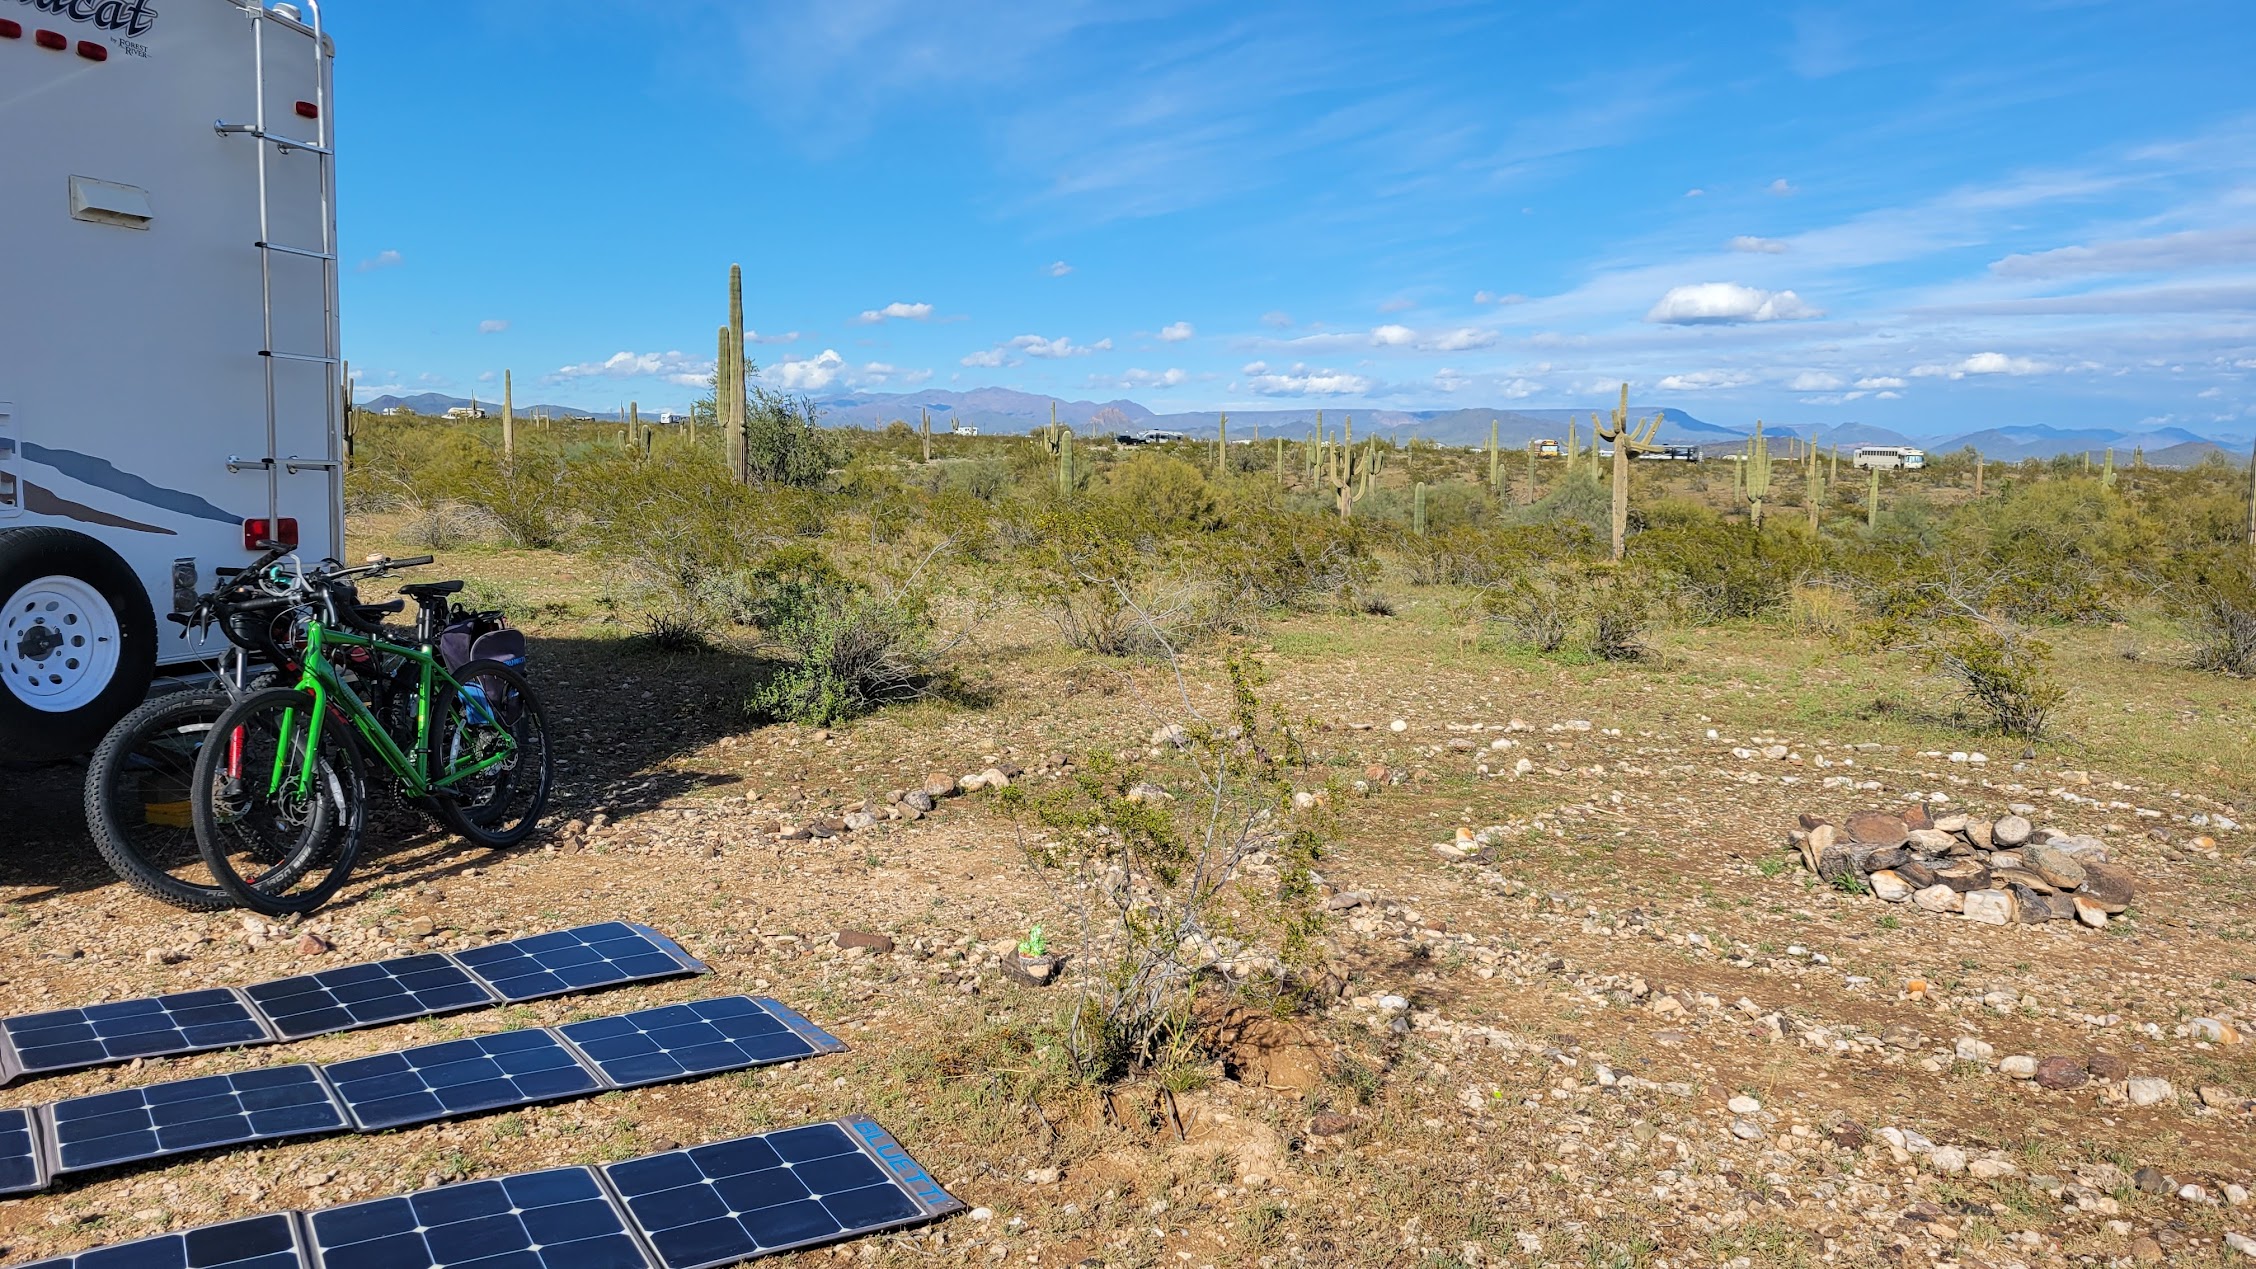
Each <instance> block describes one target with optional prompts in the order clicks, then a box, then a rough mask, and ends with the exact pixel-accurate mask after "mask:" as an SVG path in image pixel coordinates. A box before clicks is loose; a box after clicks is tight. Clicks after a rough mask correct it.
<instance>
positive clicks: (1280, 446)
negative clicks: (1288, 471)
mask: <svg viewBox="0 0 2256 1269" xmlns="http://www.w3.org/2000/svg"><path fill="white" fill-rule="evenodd" d="M1284 483H1285V438H1284V437H1282V436H1280V437H1278V438H1277V485H1278V487H1279V488H1282V487H1283V486H1284Z"/></svg>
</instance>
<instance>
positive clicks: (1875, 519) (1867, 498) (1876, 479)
mask: <svg viewBox="0 0 2256 1269" xmlns="http://www.w3.org/2000/svg"><path fill="white" fill-rule="evenodd" d="M1879 523H1880V469H1879V468H1877V467H1875V468H1873V469H1872V474H1871V479H1870V480H1869V481H1867V482H1866V484H1865V487H1864V527H1865V528H1867V529H1869V528H1872V527H1873V526H1874V525H1877V524H1879Z"/></svg>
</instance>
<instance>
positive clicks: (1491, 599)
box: [1480, 564, 1660, 661]
mask: <svg viewBox="0 0 2256 1269" xmlns="http://www.w3.org/2000/svg"><path fill="white" fill-rule="evenodd" d="M1480 607H1481V610H1482V612H1483V613H1484V614H1485V616H1486V617H1487V619H1488V620H1489V621H1490V622H1492V623H1493V624H1495V625H1497V626H1499V627H1501V628H1502V629H1503V631H1504V635H1505V638H1506V639H1507V641H1509V642H1511V643H1513V644H1516V645H1518V646H1521V647H1525V648H1529V649H1532V650H1534V651H1537V652H1561V651H1573V652H1578V653H1583V654H1587V655H1589V656H1593V657H1596V658H1598V659H1600V660H1605V661H1634V660H1637V659H1639V658H1640V657H1643V656H1644V655H1646V648H1645V637H1646V635H1647V634H1648V633H1649V632H1650V631H1651V630H1652V627H1653V625H1654V623H1655V621H1656V620H1657V619H1658V617H1659V614H1660V602H1659V599H1658V597H1657V595H1656V586H1655V582H1654V579H1653V578H1651V577H1649V576H1646V575H1644V574H1642V573H1641V572H1639V571H1636V570H1622V569H1617V568H1615V567H1613V566H1612V565H1606V564H1585V565H1565V566H1552V567H1547V568H1531V569H1528V570H1526V571H1524V572H1521V573H1519V574H1518V575H1516V576H1514V577H1513V578H1511V579H1510V580H1508V581H1506V582H1503V583H1500V584H1498V585H1496V586H1493V587H1491V588H1489V589H1488V590H1487V591H1486V592H1484V593H1483V594H1482V596H1481V600H1480Z"/></svg>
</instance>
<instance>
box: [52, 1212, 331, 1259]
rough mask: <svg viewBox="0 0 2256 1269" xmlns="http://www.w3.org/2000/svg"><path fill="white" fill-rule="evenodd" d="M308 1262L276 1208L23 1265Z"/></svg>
mask: <svg viewBox="0 0 2256 1269" xmlns="http://www.w3.org/2000/svg"><path fill="white" fill-rule="evenodd" d="M304 1263H305V1262H304V1260H303V1259H302V1258H301V1257H300V1256H299V1253H298V1237H297V1223H296V1222H295V1221H294V1220H292V1219H291V1217H290V1214H289V1213H288V1212H275V1213H272V1214H270V1215H266V1216H252V1217H249V1218H247V1219H244V1220H239V1221H228V1222H226V1223H225V1224H221V1225H205V1226H202V1227H201V1228H198V1229H189V1230H182V1231H181V1232H179V1233H177V1234H159V1235H158V1236H156V1237H155V1238H144V1239H141V1240H140V1241H138V1242H130V1243H119V1244H117V1245H116V1246H112V1247H96V1248H94V1249H92V1250H90V1251H82V1252H80V1253H79V1254H77V1255H75V1256H60V1257H57V1258H56V1259H53V1260H42V1261H40V1262H39V1263H37V1264H35V1265H26V1266H24V1269H301V1267H302V1266H303V1265H304Z"/></svg>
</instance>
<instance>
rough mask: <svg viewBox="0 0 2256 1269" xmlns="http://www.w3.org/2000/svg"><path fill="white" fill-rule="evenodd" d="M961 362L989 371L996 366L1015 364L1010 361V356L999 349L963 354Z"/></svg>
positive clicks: (986, 349)
mask: <svg viewBox="0 0 2256 1269" xmlns="http://www.w3.org/2000/svg"><path fill="white" fill-rule="evenodd" d="M962 362H963V364H964V365H967V366H980V367H984V368H986V369H989V370H992V369H994V368H995V367H997V366H1008V365H1013V364H1015V363H1013V362H1012V361H1011V359H1010V356H1009V355H1008V354H1007V353H1005V352H1004V351H1003V350H1002V349H1000V348H982V349H980V350H979V351H978V352H974V353H965V354H964V355H963V358H962Z"/></svg>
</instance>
